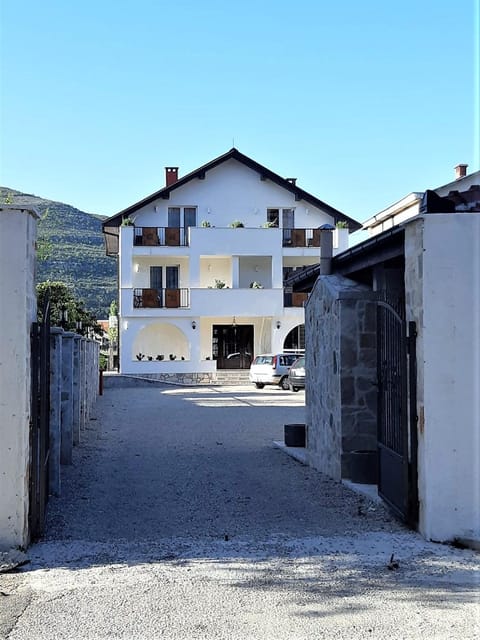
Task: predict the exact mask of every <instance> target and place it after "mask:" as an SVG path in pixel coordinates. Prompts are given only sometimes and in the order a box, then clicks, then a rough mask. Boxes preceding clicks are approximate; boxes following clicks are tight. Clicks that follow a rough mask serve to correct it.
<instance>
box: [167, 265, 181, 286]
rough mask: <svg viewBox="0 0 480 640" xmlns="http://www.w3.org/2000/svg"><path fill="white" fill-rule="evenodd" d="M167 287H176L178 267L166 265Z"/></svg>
mask: <svg viewBox="0 0 480 640" xmlns="http://www.w3.org/2000/svg"><path fill="white" fill-rule="evenodd" d="M165 283H166V285H167V289H178V267H177V266H174V267H167V268H166V275H165Z"/></svg>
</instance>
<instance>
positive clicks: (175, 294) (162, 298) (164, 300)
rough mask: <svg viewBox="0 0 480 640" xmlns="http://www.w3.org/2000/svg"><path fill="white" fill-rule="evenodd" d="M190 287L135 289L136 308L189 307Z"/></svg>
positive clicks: (134, 300) (134, 302)
mask: <svg viewBox="0 0 480 640" xmlns="http://www.w3.org/2000/svg"><path fill="white" fill-rule="evenodd" d="M189 298H190V289H134V290H133V306H134V308H135V309H162V308H165V309H188V307H189Z"/></svg>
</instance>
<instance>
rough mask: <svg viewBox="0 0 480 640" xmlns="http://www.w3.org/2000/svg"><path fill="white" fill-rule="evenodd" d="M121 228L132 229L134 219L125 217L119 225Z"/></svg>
mask: <svg viewBox="0 0 480 640" xmlns="http://www.w3.org/2000/svg"><path fill="white" fill-rule="evenodd" d="M120 226H121V227H133V226H135V220H134V218H130V217H129V216H127V217H126V218H122V222H121V224H120Z"/></svg>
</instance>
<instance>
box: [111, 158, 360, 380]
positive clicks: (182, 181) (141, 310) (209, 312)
mask: <svg viewBox="0 0 480 640" xmlns="http://www.w3.org/2000/svg"><path fill="white" fill-rule="evenodd" d="M337 223H342V224H343V225H344V224H345V223H346V224H347V225H348V229H340V228H339V229H336V230H335V231H334V253H337V252H339V251H343V250H345V249H346V248H347V246H348V232H353V231H356V230H357V229H359V228H360V225H359V224H358V223H357V222H356V221H355V220H353V219H352V218H349V217H348V216H346V215H345V214H343V213H341V212H340V211H338V210H337V209H334V208H333V207H331V206H329V205H328V204H326V203H325V202H322V201H321V200H319V199H318V198H317V197H315V196H313V195H311V194H309V193H307V192H306V191H304V190H303V189H301V188H299V187H298V186H297V185H296V180H295V179H294V178H282V177H280V176H279V175H277V174H276V173H273V172H272V171H271V170H269V169H267V168H266V167H264V166H262V165H260V164H258V163H257V162H255V161H254V160H252V159H251V158H248V157H247V156H245V155H243V154H242V153H240V152H239V151H238V150H237V149H235V148H233V149H231V150H230V151H228V152H227V153H225V154H224V155H222V156H220V157H218V158H216V159H215V160H212V161H211V162H209V163H207V164H205V165H203V166H202V167H200V168H199V169H197V170H196V171H193V172H191V173H189V174H188V175H186V176H185V177H183V178H180V177H179V176H178V168H177V167H167V168H166V186H165V187H164V188H162V189H160V191H157V192H155V193H153V194H152V195H150V196H148V197H147V198H145V199H143V200H141V201H140V202H138V203H136V204H134V205H132V206H130V207H128V208H126V209H124V210H123V211H121V212H120V213H118V214H117V215H115V216H113V217H111V218H109V219H108V220H106V221H105V222H104V224H103V230H104V234H105V241H106V248H107V254H108V255H112V256H118V264H119V349H120V372H122V373H127V374H141V375H147V376H148V375H150V376H153V377H155V378H158V379H175V380H179V381H181V380H182V379H183V380H188V381H198V382H200V381H202V380H204V381H209V380H212V379H215V377H216V372H217V370H220V369H234V368H248V367H249V365H250V361H251V358H252V356H253V355H255V354H258V353H262V352H270V351H274V352H275V351H281V350H284V349H303V348H304V331H303V329H304V308H303V305H304V303H305V300H306V294H295V293H292V291H291V289H288V288H287V289H286V288H285V286H284V280H285V278H286V277H287V276H288V274H289V273H291V272H292V271H294V270H295V269H298V268H302V267H304V266H306V265H313V264H315V263H316V262H318V260H319V253H320V235H321V230H320V227H322V226H323V225H336V224H337Z"/></svg>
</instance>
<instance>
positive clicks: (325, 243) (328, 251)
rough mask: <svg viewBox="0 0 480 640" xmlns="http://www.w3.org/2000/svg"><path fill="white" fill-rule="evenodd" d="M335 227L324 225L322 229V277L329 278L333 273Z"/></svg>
mask: <svg viewBox="0 0 480 640" xmlns="http://www.w3.org/2000/svg"><path fill="white" fill-rule="evenodd" d="M334 231H335V227H333V226H332V225H331V224H322V226H321V227H320V275H321V276H328V275H330V274H331V273H332V256H333V232H334Z"/></svg>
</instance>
